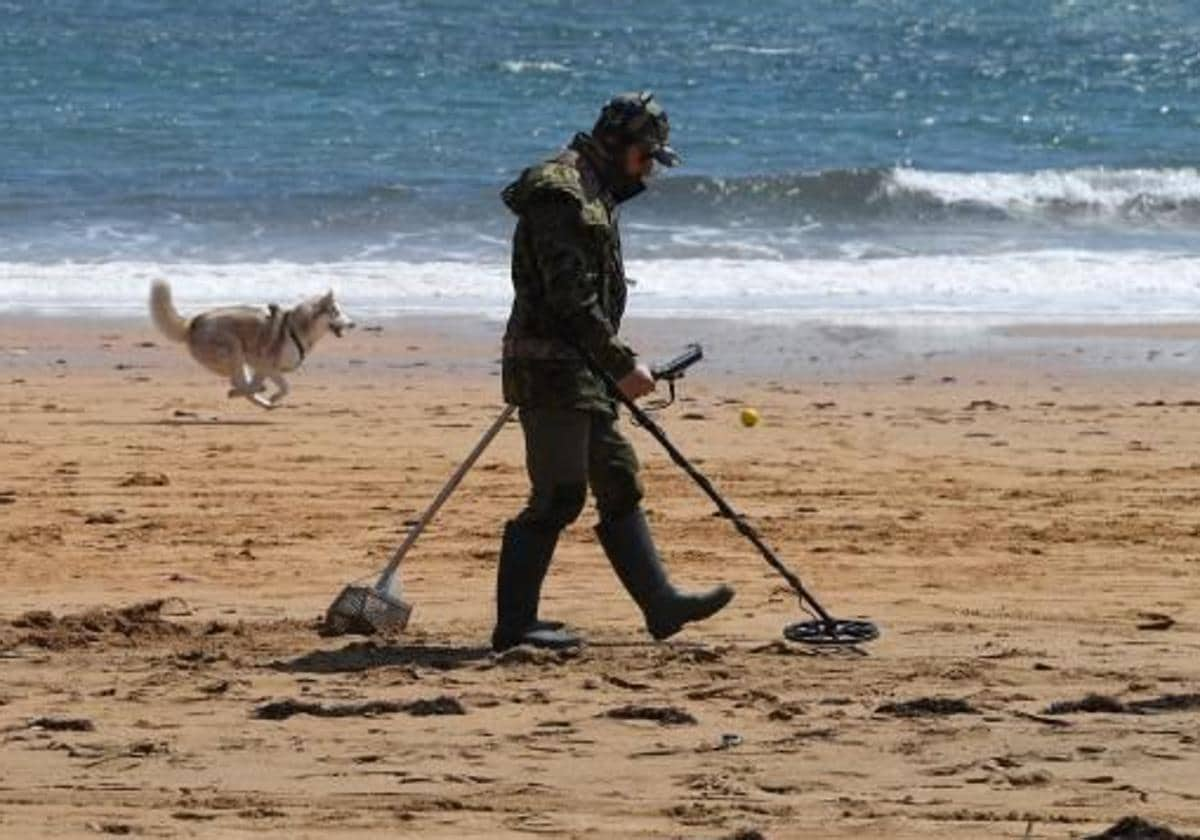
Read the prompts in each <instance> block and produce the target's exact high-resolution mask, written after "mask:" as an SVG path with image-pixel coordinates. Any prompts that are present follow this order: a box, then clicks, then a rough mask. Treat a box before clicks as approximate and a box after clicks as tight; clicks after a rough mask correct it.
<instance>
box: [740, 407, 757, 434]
mask: <svg viewBox="0 0 1200 840" xmlns="http://www.w3.org/2000/svg"><path fill="white" fill-rule="evenodd" d="M761 419H762V418H761V417H759V414H758V412H757V411H755V410H754V409H753V408H743V409H742V425H743V426H745V427H746V428H747V429H748V428H750V427H751V426H757V425H758V421H759V420H761Z"/></svg>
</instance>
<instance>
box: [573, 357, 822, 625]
mask: <svg viewBox="0 0 1200 840" xmlns="http://www.w3.org/2000/svg"><path fill="white" fill-rule="evenodd" d="M581 352H582V351H581ZM583 356H584V358H585V359H586V360H587V364H588V367H590V368H591V369H592V372H593V373H595V374H596V375H597V376H599V377H600V378H601V380H603V381H604V383H605V384H606V385H608V387H609V390H611V391H612V392H613V393H614V394H616V396H617V399H619V400H620V401H621V403H622V404H623V405H624V406H625V407H626V408H627V409H629V412H630V413H631V414H632V415H633V418H634V420H636V421H637V423H638V425H640V426H642V427H644V428H645V429H646V431H648V432H649V433H650V434H651V435H652V436H653V437H654V439H655V440H657V441H658V442H659V443H660V444H662V448H663V449H665V450H667V454H668V455H670V456H671V460H672V461H674V462H675V463H676V464H677V465H678V466H679V467H680V469H682V470H683V471H684V472H686V473H687V474H688V476H689V477H690V478H691V479H692V481H694V482H696V484H698V485H699V486H700V489H701V490H703V491H704V493H705V495H707V496H708V498H710V499H712V501H713V504H715V505H716V506H717V510H718V511H719V512H720V513H721V515H722V516H724V517H725V518H726V519H729V520H730V521H732V522H733V526H734V527H735V528H737V530H738V533H740V534H741V535H742V536H744V537H745V538H746V539H748V540H749V541H750V542H751V543H752V544H753V545H754V547H755V548H757V549H758V552H759V554H761V555H762V556H763V559H764V560H766V561H767V563H769V564H770V566H771V568H773V569H774V570H775V571H777V572H779V574H780V575H781V576H782V577H783V579H784V580H786V581H787V582H788V585H789V586H791V587H792V591H794V592H795V593H796V594H797V595H798V596H799V597H800V598H801V599H803V600H804V601H807V602H808V604H809V606H811V607H812V608H813V611H814V612H816V614H817V615H818V616H819V617H820V619H821V620H822V621H824V622H826V623H832V622H833V621H834V619H833V618H832V617H831V616H830V615H829V613H827V612H825V608H824V607H822V606H821V604H820V603H819V602H818V601H817V599H816V598H814V597H813V596H812V593H810V592H809V591H808V590H807V589H806V588H805V587H804V584H803V583H802V582H801V581H800V578H798V577H796V574H795V573H794V572H793V571H792V570H791V569H789V568H788V567H787V566H785V565H783V561H781V560H780V559H779V557H778V556H777V555H776V554H775V552H774V550H773V549H772V548H771V547H770V546H769V545H767V544H766V542H764V541H763V538H762V537H761V536H759V534H758V531H756V530H754V527H753V526H752V525H751V524H750V523H749V522H747V521H746V520H745V519H743V518H742V515H741V514H740V513H738V512H737V511H735V510H734V509H733V508H732V507H730V505H729V502H727V501H725V498H724V497H723V496H722V495H721V494H720V493H718V492H717V488H716V487H714V486H713V484H712V482H711V481H709V480H708V478H707V477H706V476H705V475H704V474H703V473H701V472H700V471H699V470H697V469H696V468H695V467H694V466H692V463H691V461H689V460H688V459H687V458H686V457H685V456H684V454H683V453H682V452H680V451H679V450H678V449H676V448H675V444H673V443H671V439H670V438H668V437H667V434H666V432H664V431H663V430H662V429H661V428H659V426H658V424H657V423H655V422H654V420H653V419H651V417H650V415H649V414H647V413H646V412H645V411H643V410H642V409H641V408H640V407H639V406H638V404H637V403H636V402H634V401H633V400H632V399H630V398H629V397H627V396H625V394H623V393H622V392H621V389H620V388H618V387H617V381H616V380H615V379H613V377H612V375H611V374H610V373H609V372H608V371H606V370H605V369H604V368H602V367H600V365H598V364H596V362H595V361H593V360H592V358H591V356H590V355H588V354H586V353H584V354H583Z"/></svg>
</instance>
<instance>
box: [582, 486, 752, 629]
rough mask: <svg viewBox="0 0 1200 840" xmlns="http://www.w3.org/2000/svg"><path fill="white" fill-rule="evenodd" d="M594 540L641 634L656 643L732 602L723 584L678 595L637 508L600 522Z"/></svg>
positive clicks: (642, 516) (731, 591) (642, 514)
mask: <svg viewBox="0 0 1200 840" xmlns="http://www.w3.org/2000/svg"><path fill="white" fill-rule="evenodd" d="M596 536H598V537H599V538H600V544H601V545H602V546H604V553H605V554H607V555H608V560H609V562H610V563H612V567H613V569H614V570H615V571H616V573H617V577H619V578H620V579H621V583H623V584H624V585H625V588H626V589H627V590H629V594H630V595H632V596H633V600H634V601H636V602H637V605H638V606H639V607H641V608H642V614H643V615H644V616H645V617H646V629H647V630H649V631H650V635H651V636H653V637H654V638H655V639H658V640H660V641H661V640H662V639H666V638H668V637H670V636H674V635H675V634H676V633H678V632H679V631H680V630H682V629H683V625H685V624H690V623H691V622H693V621H702V620H703V619H706V618H708V617H709V616H711V615H713V614H715V613H717V612H718V611H720V610H721V609H722V608H723V607H724V606H725V605H726V604H728V603H729V602H730V601H731V600H733V590H732V589H731V588H730V587H728V586H726V585H724V584H722V585H721V586H716V587H714V588H712V589H709V590H708V591H706V592H698V593H685V592H680V591H679V590H678V589H676V588H675V587H674V586H672V585H671V581H670V579H669V578H668V577H667V570H666V568H664V567H663V564H662V560H661V559H660V558H659V556H658V551H657V549H655V547H654V539H653V538H652V537H651V536H650V526H649V525H648V524H647V522H646V515H645V514H644V513H643V512H642V510H641V509H640V508H638V509H636V510H634V511H633V512H631V513H628V514H626V515H625V516H623V517H621V518H620V519H616V520H613V521H610V522H601V523H600V524H599V525H597V526H596Z"/></svg>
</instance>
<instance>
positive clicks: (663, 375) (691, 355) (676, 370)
mask: <svg viewBox="0 0 1200 840" xmlns="http://www.w3.org/2000/svg"><path fill="white" fill-rule="evenodd" d="M703 358H704V348H703V347H701V346H700V345H699V344H698V343H696V342H692V343H691V344H689V345H688V346H687V350H685V351H683V352H682V353H680V354H679V355H678V356H676V357H675V358H674V359H671V361H669V362H664V363H663V364H661V365H655V366H654V367H652V368H650V375H651V376H653V377H654V378H655V379H665V380H666V381H667V382H674V381H675V380H676V379H680V378H682V377H683V374H684V373H686V372H687V369H688V368H690V367H691V366H692V365H694V364H696V362H698V361H700V360H701V359H703Z"/></svg>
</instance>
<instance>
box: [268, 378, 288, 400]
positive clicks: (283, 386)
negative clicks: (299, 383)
mask: <svg viewBox="0 0 1200 840" xmlns="http://www.w3.org/2000/svg"><path fill="white" fill-rule="evenodd" d="M267 379H270V380H271V382H272V383H273V384H274V385H275V393H274V394H271V396H269V397H268V398H267V399H268V400H269V401H270V403H271V405H272V406H276V405H279V403H280V401H281V400H282V399H283V398H284V397H286V396H287V395H288V394H289V393H290V392H291V390H292V389H291V388H290V387H288V383H287V380H286V379H284V378H283V376H282V375H281V374H278V373H268V374H267Z"/></svg>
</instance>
